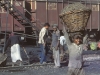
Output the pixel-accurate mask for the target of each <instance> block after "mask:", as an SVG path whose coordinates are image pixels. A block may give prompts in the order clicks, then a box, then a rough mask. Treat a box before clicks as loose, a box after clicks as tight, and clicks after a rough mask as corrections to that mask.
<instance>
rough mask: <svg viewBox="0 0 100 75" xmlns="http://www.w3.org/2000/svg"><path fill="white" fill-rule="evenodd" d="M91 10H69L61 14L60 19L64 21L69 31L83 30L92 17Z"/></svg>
mask: <svg viewBox="0 0 100 75" xmlns="http://www.w3.org/2000/svg"><path fill="white" fill-rule="evenodd" d="M90 14H91V10H90V9H88V10H87V9H86V10H80V9H79V10H74V11H69V12H68V11H67V12H66V13H62V14H60V15H59V16H60V19H61V21H62V22H64V24H65V26H66V28H67V29H68V30H69V32H76V31H83V30H84V29H85V27H86V25H87V22H88V19H89V17H90Z"/></svg>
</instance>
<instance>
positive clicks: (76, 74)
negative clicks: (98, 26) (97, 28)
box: [63, 27, 87, 75]
mask: <svg viewBox="0 0 100 75" xmlns="http://www.w3.org/2000/svg"><path fill="white" fill-rule="evenodd" d="M63 32H64V36H65V38H66V43H67V46H68V50H69V63H68V73H67V75H85V73H84V70H83V55H82V53H83V44H82V36H81V35H79V34H75V35H74V36H73V38H72V42H73V43H71V41H70V39H69V37H68V33H67V31H66V29H65V27H64V28H63ZM86 39H87V35H86V36H85V37H84V38H83V43H85V41H86Z"/></svg>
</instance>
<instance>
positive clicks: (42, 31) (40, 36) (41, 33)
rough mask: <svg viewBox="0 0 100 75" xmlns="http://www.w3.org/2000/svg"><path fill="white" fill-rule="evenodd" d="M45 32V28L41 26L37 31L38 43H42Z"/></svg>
mask: <svg viewBox="0 0 100 75" xmlns="http://www.w3.org/2000/svg"><path fill="white" fill-rule="evenodd" d="M46 32H47V29H46V28H45V27H43V28H42V29H41V31H40V33H39V41H38V43H39V44H44V39H43V37H44V36H45V34H46Z"/></svg>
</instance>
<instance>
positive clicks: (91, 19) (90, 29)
mask: <svg viewBox="0 0 100 75" xmlns="http://www.w3.org/2000/svg"><path fill="white" fill-rule="evenodd" d="M90 6H91V9H92V4H91V1H90ZM91 30H92V14H91V16H90V31H91Z"/></svg>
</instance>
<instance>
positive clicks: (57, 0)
mask: <svg viewBox="0 0 100 75" xmlns="http://www.w3.org/2000/svg"><path fill="white" fill-rule="evenodd" d="M35 1H52V2H68V1H69V2H80V1H81V2H87V3H100V0H35Z"/></svg>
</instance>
